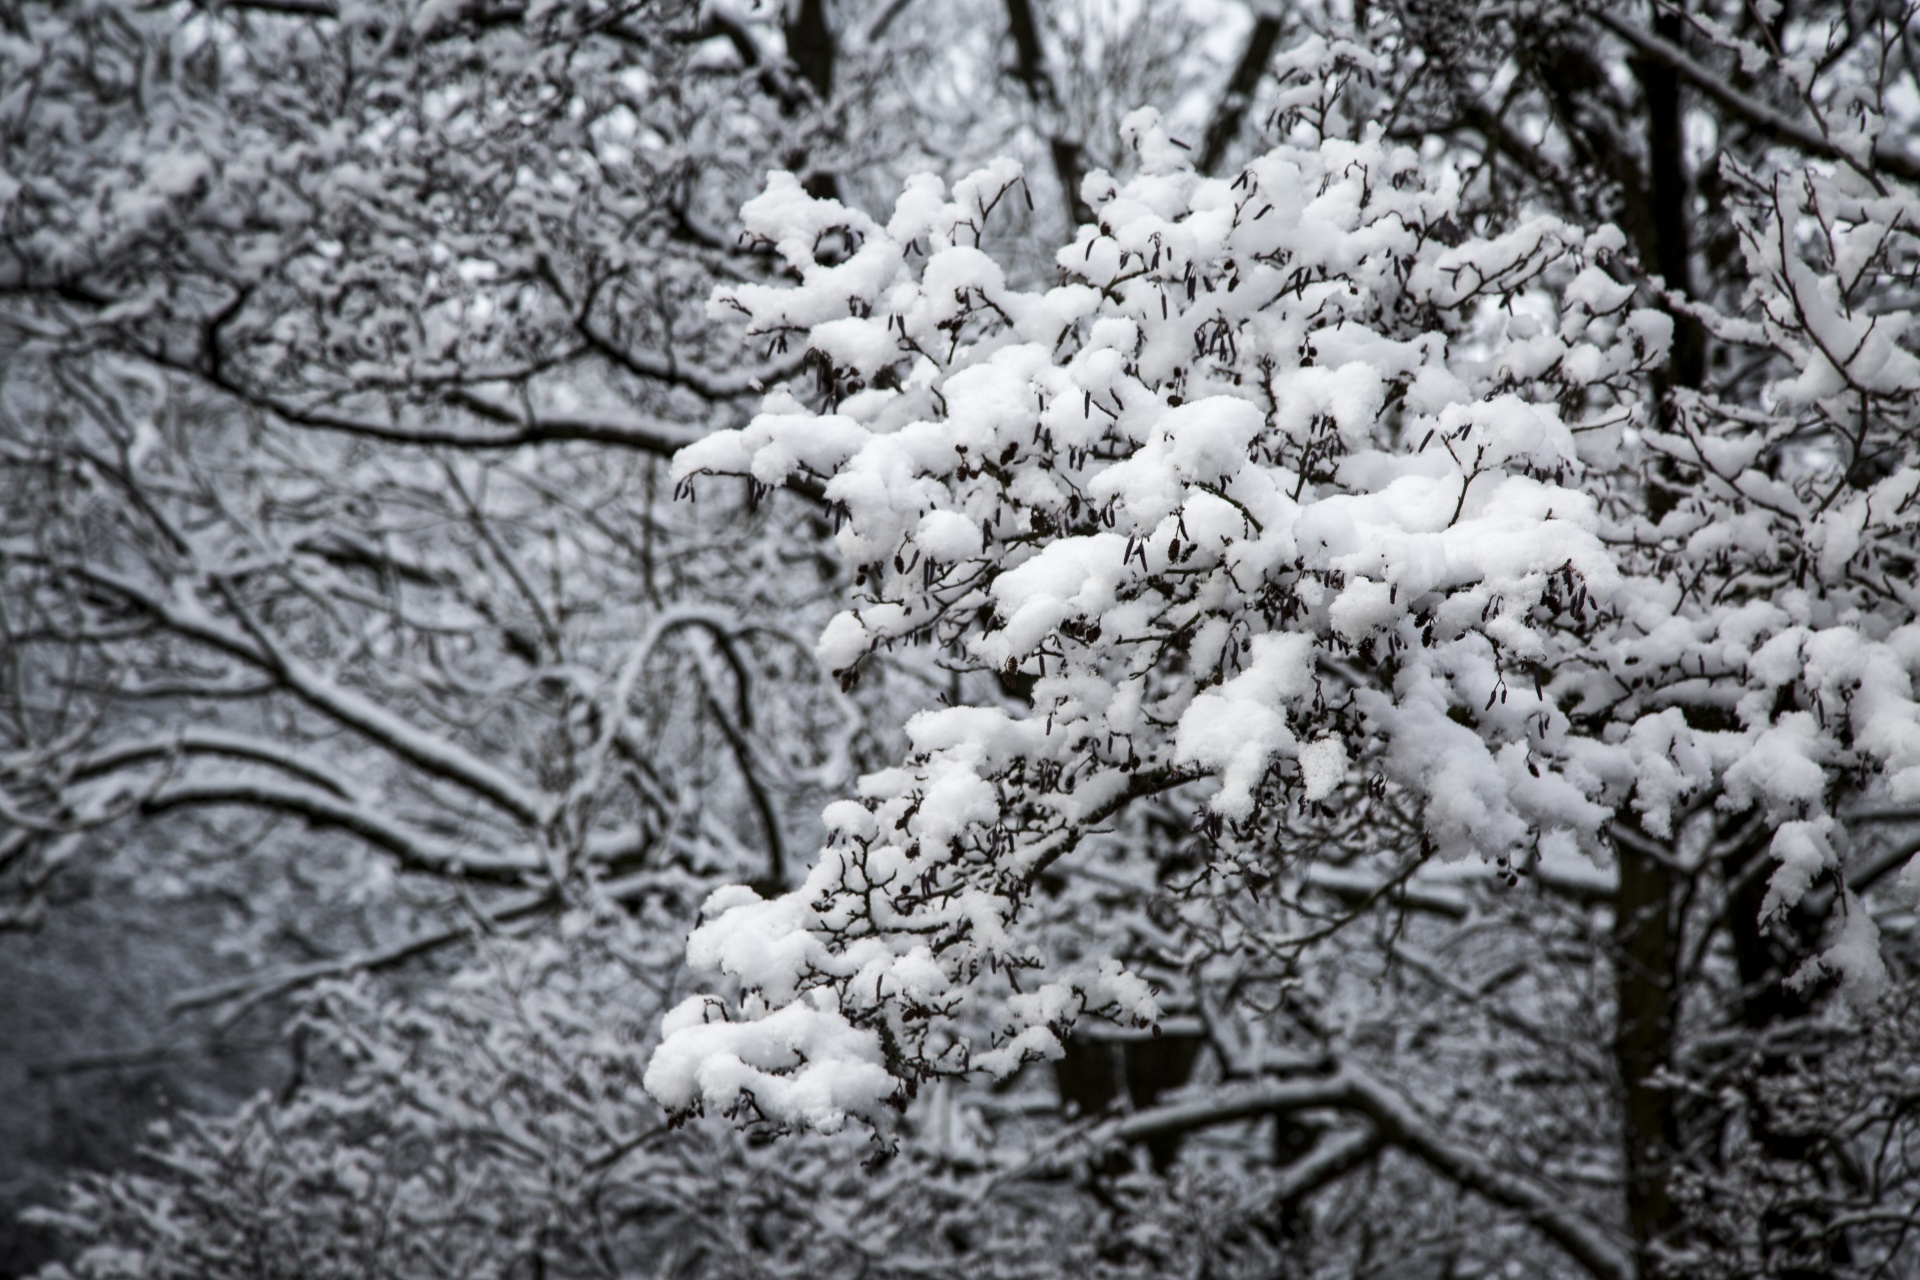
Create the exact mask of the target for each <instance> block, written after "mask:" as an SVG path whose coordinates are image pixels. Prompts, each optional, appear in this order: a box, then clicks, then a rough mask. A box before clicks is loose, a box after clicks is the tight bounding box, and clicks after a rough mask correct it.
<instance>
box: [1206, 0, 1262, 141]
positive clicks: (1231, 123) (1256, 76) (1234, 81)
mask: <svg viewBox="0 0 1920 1280" xmlns="http://www.w3.org/2000/svg"><path fill="white" fill-rule="evenodd" d="M1279 38H1280V19H1279V18H1277V17H1275V16H1273V15H1272V14H1266V13H1263V14H1261V15H1260V17H1259V18H1258V19H1256V20H1255V21H1254V24H1253V30H1252V32H1250V33H1249V34H1248V36H1247V47H1246V51H1245V52H1243V53H1242V54H1241V55H1240V61H1239V62H1238V63H1237V64H1236V65H1235V66H1234V68H1233V75H1232V76H1230V77H1229V78H1228V79H1227V90H1226V92H1225V93H1223V94H1222V95H1221V96H1220V105H1219V106H1217V107H1215V108H1214V112H1213V119H1211V120H1210V121H1208V122H1207V136H1206V140H1205V141H1204V142H1202V143H1201V145H1200V166H1199V167H1200V172H1202V173H1212V172H1213V171H1214V170H1216V169H1218V168H1219V167H1220V162H1221V161H1222V160H1224V159H1226V156H1227V148H1228V147H1229V146H1231V145H1233V140H1234V139H1235V138H1236V137H1238V136H1239V135H1240V126H1241V125H1242V124H1243V123H1244V122H1245V120H1246V118H1247V108H1248V107H1250V106H1252V105H1253V91H1254V90H1255V89H1256V88H1258V87H1259V85H1260V77H1261V76H1262V75H1263V74H1264V73H1265V72H1266V69H1267V63H1268V62H1270V61H1272V59H1273V46H1274V44H1275V42H1276V41H1278V40H1279Z"/></svg>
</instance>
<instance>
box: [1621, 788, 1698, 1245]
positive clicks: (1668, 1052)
mask: <svg viewBox="0 0 1920 1280" xmlns="http://www.w3.org/2000/svg"><path fill="white" fill-rule="evenodd" d="M1662 843H1663V842H1659V841H1656V840H1654V839H1653V838H1652V837H1651V836H1649V835H1647V834H1646V832H1644V831H1642V830H1640V829H1639V828H1638V827H1636V826H1624V825H1623V826H1622V827H1621V828H1620V829H1619V830H1618V831H1617V832H1616V835H1615V839H1614V842H1613V848H1614V857H1615V859H1616V861H1617V864H1618V866H1619V868H1620V890H1619V897H1618V899H1617V902H1616V905H1615V907H1614V926H1613V945H1614V995H1615V999H1616V1002H1617V1005H1618V1009H1617V1012H1616V1015H1615V1021H1614V1037H1613V1057H1614V1064H1615V1068H1616V1070H1618V1072H1619V1074H1620V1092H1621V1120H1622V1124H1623V1126H1624V1133H1623V1138H1624V1143H1625V1147H1626V1169H1627V1187H1626V1191H1627V1219H1628V1223H1629V1225H1630V1227H1631V1228H1632V1232H1633V1242H1634V1254H1635V1260H1636V1264H1637V1267H1638V1270H1639V1273H1640V1275H1641V1276H1643V1277H1650V1276H1655V1275H1658V1274H1660V1269H1659V1265H1658V1253H1659V1250H1660V1248H1661V1246H1662V1245H1665V1244H1671V1243H1674V1242H1675V1240H1676V1237H1677V1234H1678V1230H1679V1227H1680V1213H1679V1209H1678V1206H1677V1205H1676V1203H1675V1201H1674V1198H1673V1194H1672V1187H1671V1178H1672V1173H1673V1161H1674V1154H1675V1152H1676V1151H1677V1150H1678V1147H1679V1134H1678V1131H1677V1127H1676V1125H1675V1122H1674V1113H1673V1107H1672V1105H1671V1099H1670V1098H1669V1096H1668V1091H1667V1088H1666V1086H1665V1084H1664V1083H1663V1082H1662V1081H1663V1077H1664V1075H1665V1073H1666V1072H1667V1070H1668V1069H1669V1068H1670V1067H1671V1066H1672V1064H1673V1033H1674V1025H1675V1015H1676V1014H1677V1013H1678V1011H1679V986H1678V983H1677V982H1676V977H1677V962H1678V960H1679V954H1680V950H1679V941H1680V921H1679V919H1678V917H1679V910H1678V907H1679V903H1680V901H1681V896H1682V891H1683V887H1684V885H1683V879H1682V877H1681V876H1680V874H1679V873H1678V872H1677V871H1676V870H1675V868H1674V866H1673V864H1672V862H1671V860H1670V859H1669V858H1668V857H1667V856H1666V850H1665V849H1664V848H1663V847H1662Z"/></svg>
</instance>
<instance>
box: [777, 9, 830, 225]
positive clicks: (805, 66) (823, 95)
mask: <svg viewBox="0 0 1920 1280" xmlns="http://www.w3.org/2000/svg"><path fill="white" fill-rule="evenodd" d="M785 31H786V37H787V58H788V59H789V60H790V61H791V62H792V63H793V66H794V70H796V71H798V72H799V73H800V78H801V79H802V80H804V81H806V83H807V86H808V88H810V89H811V90H812V91H813V103H814V109H815V110H825V109H826V106H827V104H828V103H830V102H832V101H833V64H834V58H835V49H834V43H833V29H832V28H831V27H830V26H828V25H827V0H798V3H797V4H792V5H789V6H788V9H787V21H786V25H785ZM794 167H795V168H796V169H801V170H803V171H804V172H806V175H807V176H806V182H805V185H806V188H807V194H808V195H811V196H813V197H815V198H816V199H821V200H838V199H839V198H840V179H839V177H838V176H837V175H835V174H834V173H833V172H832V171H831V170H823V169H818V168H814V167H812V166H802V165H797V164H796V165H795V166H794Z"/></svg>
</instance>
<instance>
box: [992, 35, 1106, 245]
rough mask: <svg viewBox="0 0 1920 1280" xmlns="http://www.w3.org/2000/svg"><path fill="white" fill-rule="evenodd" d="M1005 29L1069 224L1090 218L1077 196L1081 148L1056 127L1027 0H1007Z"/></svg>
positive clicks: (1082, 171)
mask: <svg viewBox="0 0 1920 1280" xmlns="http://www.w3.org/2000/svg"><path fill="white" fill-rule="evenodd" d="M1007 30H1008V33H1009V34H1010V35H1011V36H1012V37H1013V74H1014V77H1015V78H1016V79H1018V80H1019V81H1020V83H1021V84H1022V85H1023V86H1024V87H1025V88H1026V91H1027V96H1028V97H1029V98H1030V99H1032V101H1033V104H1034V106H1036V107H1038V108H1039V109H1040V111H1041V114H1042V115H1043V117H1045V118H1046V119H1045V125H1046V128H1045V132H1046V135H1047V151H1048V153H1049V155H1050V156H1051V157H1052V159H1053V173H1054V177H1055V178H1056V179H1058V180H1059V183H1060V198H1061V200H1062V202H1063V203H1064V206H1065V209H1066V214H1067V225H1068V226H1069V227H1075V226H1079V225H1080V224H1081V223H1083V222H1091V221H1093V210H1092V209H1090V208H1089V207H1088V206H1087V203H1086V201H1084V200H1082V199H1081V198H1080V180H1081V179H1082V178H1084V177H1085V176H1086V172H1087V170H1086V156H1085V149H1084V148H1083V147H1082V146H1081V145H1080V143H1079V142H1078V141H1076V140H1075V139H1073V138H1070V137H1068V136H1067V135H1066V134H1065V133H1064V132H1062V130H1061V128H1060V119H1059V117H1060V94H1059V91H1058V90H1057V89H1056V88H1055V87H1054V83H1053V77H1052V76H1051V75H1049V74H1047V55H1046V50H1045V49H1044V48H1043V47H1042V46H1041V43H1040V23H1039V20H1038V18H1036V17H1035V15H1034V12H1033V5H1032V3H1031V0H1007Z"/></svg>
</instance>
